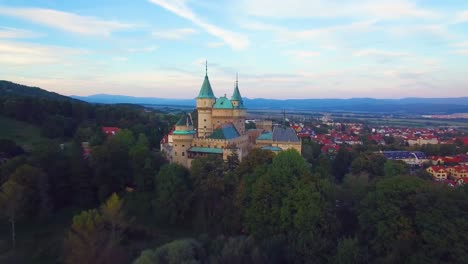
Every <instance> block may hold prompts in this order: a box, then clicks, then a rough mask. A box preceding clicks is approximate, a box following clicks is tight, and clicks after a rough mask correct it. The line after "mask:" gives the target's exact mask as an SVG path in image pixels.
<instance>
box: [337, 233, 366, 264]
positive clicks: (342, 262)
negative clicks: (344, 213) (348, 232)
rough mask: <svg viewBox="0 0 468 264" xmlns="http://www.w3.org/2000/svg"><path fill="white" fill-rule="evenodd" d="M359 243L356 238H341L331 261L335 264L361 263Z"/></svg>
mask: <svg viewBox="0 0 468 264" xmlns="http://www.w3.org/2000/svg"><path fill="white" fill-rule="evenodd" d="M360 250H361V249H360V247H359V241H358V240H357V239H356V238H343V239H341V240H340V241H339V242H338V248H337V250H336V251H337V252H336V255H335V257H334V259H333V263H335V264H358V263H362V262H363V259H362V256H361V252H360Z"/></svg>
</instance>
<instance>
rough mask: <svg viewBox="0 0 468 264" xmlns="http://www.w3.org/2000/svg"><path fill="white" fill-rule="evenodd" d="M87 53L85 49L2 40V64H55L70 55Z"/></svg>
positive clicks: (63, 60) (0, 43)
mask: <svg viewBox="0 0 468 264" xmlns="http://www.w3.org/2000/svg"><path fill="white" fill-rule="evenodd" d="M84 53H86V52H85V51H83V50H76V49H69V48H64V47H57V46H45V45H37V44H29V43H21V42H8V41H4V42H0V65H3V67H8V66H30V65H51V64H52V65H53V64H57V63H63V62H65V61H68V59H66V58H68V57H70V56H73V55H79V54H84Z"/></svg>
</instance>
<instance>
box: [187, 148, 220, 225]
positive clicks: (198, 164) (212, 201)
mask: <svg viewBox="0 0 468 264" xmlns="http://www.w3.org/2000/svg"><path fill="white" fill-rule="evenodd" d="M224 167H225V164H224V161H223V160H222V158H221V157H218V156H213V157H206V158H200V159H195V160H194V161H193V162H192V168H191V171H192V173H191V182H192V186H193V192H194V203H195V207H196V217H197V221H196V225H197V226H198V227H199V228H200V229H202V230H210V231H211V232H215V231H219V229H221V227H222V219H223V216H224V209H225V206H226V202H227V201H226V199H225V184H224V175H225V174H224V172H225V168H224Z"/></svg>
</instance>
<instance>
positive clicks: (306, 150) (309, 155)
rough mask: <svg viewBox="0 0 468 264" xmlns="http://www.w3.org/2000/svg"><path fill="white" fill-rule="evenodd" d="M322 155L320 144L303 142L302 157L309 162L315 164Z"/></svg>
mask: <svg viewBox="0 0 468 264" xmlns="http://www.w3.org/2000/svg"><path fill="white" fill-rule="evenodd" d="M321 153H322V150H321V147H320V144H318V143H317V142H314V141H303V142H302V156H303V157H304V158H305V159H306V160H307V162H309V163H311V164H314V163H315V161H316V160H317V159H318V158H319V156H320V154H321Z"/></svg>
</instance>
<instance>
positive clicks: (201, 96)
mask: <svg viewBox="0 0 468 264" xmlns="http://www.w3.org/2000/svg"><path fill="white" fill-rule="evenodd" d="M205 67H206V68H205V69H206V71H205V80H204V81H203V84H202V87H201V89H200V93H198V96H197V98H196V99H197V113H198V131H197V132H198V136H199V137H206V136H209V135H211V133H213V123H212V122H211V117H212V109H213V104H214V103H215V102H216V97H215V96H214V94H213V89H211V84H210V80H209V79H208V63H206V65H205Z"/></svg>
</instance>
